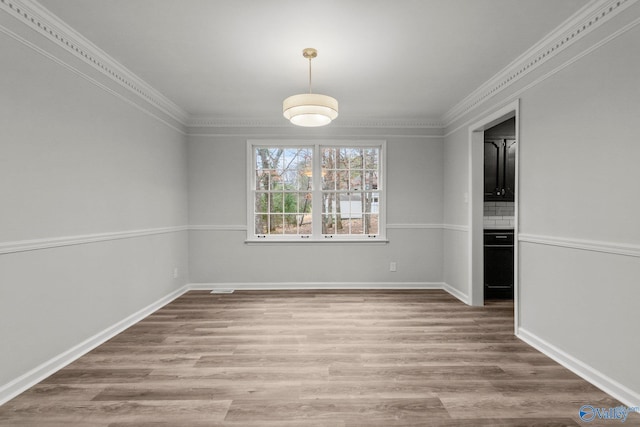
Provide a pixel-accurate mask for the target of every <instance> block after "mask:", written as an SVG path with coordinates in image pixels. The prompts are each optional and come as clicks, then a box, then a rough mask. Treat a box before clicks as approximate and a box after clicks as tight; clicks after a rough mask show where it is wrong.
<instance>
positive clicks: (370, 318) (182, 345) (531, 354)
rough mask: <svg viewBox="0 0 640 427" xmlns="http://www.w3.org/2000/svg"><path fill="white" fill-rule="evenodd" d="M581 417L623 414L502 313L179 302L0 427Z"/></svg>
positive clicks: (432, 294) (340, 295) (437, 296)
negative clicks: (591, 411)
mask: <svg viewBox="0 0 640 427" xmlns="http://www.w3.org/2000/svg"><path fill="white" fill-rule="evenodd" d="M584 404H590V405H593V406H595V407H606V408H609V407H617V406H620V405H621V403H620V402H618V401H616V400H615V399H613V398H611V397H609V396H608V395H606V394H605V393H603V392H601V391H599V390H598V389H596V388H595V387H594V386H592V385H590V384H589V383H587V382H586V381H584V380H582V379H580V378H579V377H577V376H576V375H574V374H573V373H571V372H570V371H568V370H566V369H564V368H563V367H561V366H560V365H558V364H556V363H555V362H553V361H552V360H550V359H549V358H547V357H546V356H544V355H542V354H541V353H539V352H537V351H536V350H534V349H533V348H531V347H529V346H528V345H526V344H524V343H523V342H521V341H519V340H518V339H517V338H515V337H514V335H513V304H512V303H510V302H496V303H490V304H489V305H487V306H486V307H467V306H465V305H464V304H462V303H460V302H459V301H458V300H456V299H455V298H453V297H452V296H450V295H449V294H447V293H445V292H443V291H282V292H280V291H243V292H235V293H233V294H217V295H212V294H210V293H209V292H207V291H192V292H189V293H187V294H185V295H183V296H182V297H180V298H179V299H177V300H175V301H174V302H172V303H171V304H169V305H167V306H165V307H164V308H162V309H161V310H159V311H157V312H156V313H154V314H152V315H151V316H149V317H147V318H146V319H144V320H143V321H141V322H140V323H138V324H136V325H135V326H133V327H131V328H129V329H128V330H126V331H124V332H123V333H121V334H120V335H118V336H116V337H115V338H113V339H112V340H110V341H109V342H107V343H105V344H103V345H101V346H100V347H98V348H96V349H95V350H93V351H92V352H90V353H88V354H87V355H85V356H83V357H82V358H80V359H78V360H77V361H76V362H74V363H72V364H70V365H69V366H68V367H66V368H64V369H62V370H60V371H59V372H57V373H55V374H54V375H52V376H51V377H49V378H47V379H46V380H44V381H42V382H41V383H40V384H38V385H36V386H34V387H32V388H31V389H29V390H28V391H26V392H25V393H23V394H22V395H20V396H18V397H16V398H15V399H13V400H12V401H10V402H8V403H6V404H5V405H3V406H1V407H0V425H1V426H26V425H28V426H109V427H129V426H147V425H148V426H151V425H154V426H195V427H200V426H236V427H239V426H242V427H251V426H261V427H262V426H266V427H270V426H274V427H275V426H278V427H287V426H344V427H347V426H385V427H386V426H462V427H465V426H468V427H471V426H473V427H482V426H530V427H534V426H580V425H586V423H584V422H582V421H581V420H580V418H579V416H578V410H579V408H580V407H581V406H582V405H584ZM618 423H620V422H619V421H611V420H609V421H606V422H601V423H600V424H598V420H597V419H596V420H595V421H594V422H592V423H589V424H588V425H609V426H611V425H617V424H618ZM623 425H624V426H631V425H633V426H640V414H631V415H630V416H629V418H628V419H627V421H626V422H625V423H624V424H623Z"/></svg>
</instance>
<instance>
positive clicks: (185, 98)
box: [40, 0, 587, 121]
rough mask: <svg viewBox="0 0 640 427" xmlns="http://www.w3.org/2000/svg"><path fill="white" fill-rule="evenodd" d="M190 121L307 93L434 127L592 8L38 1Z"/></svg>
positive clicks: (460, 1)
mask: <svg viewBox="0 0 640 427" xmlns="http://www.w3.org/2000/svg"><path fill="white" fill-rule="evenodd" d="M40 4H42V5H43V6H44V7H45V8H47V9H48V10H49V11H51V12H52V13H53V14H54V15H56V16H58V17H59V18H60V19H62V20H63V21H64V22H66V23H67V24H68V25H70V26H71V27H72V28H74V29H75V30H76V31H77V32H79V33H80V34H82V35H83V36H84V37H86V38H87V39H89V40H90V41H91V42H93V43H94V44H95V45H97V46H98V47H99V48H101V49H102V50H103V51H105V52H106V53H107V54H109V55H110V56H112V57H113V58H115V59H116V60H117V61H119V62H120V63H121V64H122V65H124V66H125V67H127V68H128V69H129V70H131V71H132V72H133V73H135V74H136V75H138V76H139V77H140V78H142V79H143V80H144V81H146V82H147V83H149V84H150V85H151V86H153V87H154V88H155V89H156V90H158V91H159V92H161V93H162V94H163V95H164V96H166V97H167V98H169V99H170V100H171V101H173V102H174V103H176V104H178V105H179V106H180V107H181V108H183V109H184V110H185V111H186V112H187V113H188V114H189V115H190V116H191V117H198V118H200V117H202V118H212V119H222V120H227V119H229V120H236V119H243V120H254V119H255V120H266V121H277V120H284V119H283V118H282V116H281V107H282V100H283V99H284V98H286V97H287V96H289V95H293V94H295V93H302V92H306V91H307V90H308V87H307V78H308V74H307V73H308V69H307V67H308V63H307V60H306V59H304V58H303V57H302V49H303V48H305V47H315V48H316V49H318V58H316V59H315V60H313V81H314V88H313V91H314V92H318V93H324V94H326V95H331V96H333V97H335V98H337V99H338V101H339V102H340V117H339V118H338V120H341V119H342V120H345V121H358V120H363V119H368V120H371V119H383V120H435V121H437V120H439V119H441V118H442V117H443V115H445V113H447V111H449V110H450V109H451V108H453V107H454V106H455V105H456V104H457V103H459V102H460V101H462V99H463V98H464V97H465V96H467V95H469V94H470V93H471V92H472V91H473V90H474V89H476V88H478V87H479V86H480V85H481V84H482V83H484V82H486V81H487V80H489V79H490V78H491V77H493V76H494V75H495V74H496V73H498V72H499V71H500V70H502V69H503V68H504V67H506V66H507V65H508V64H509V63H511V62H512V61H513V60H515V59H516V58H517V57H518V56H519V55H521V54H522V53H523V52H525V51H526V50H527V49H529V48H530V47H531V46H533V45H534V44H535V43H536V42H538V41H539V40H541V39H542V38H544V37H545V36H546V35H547V34H549V33H550V32H551V31H552V30H554V29H555V28H556V27H558V26H559V25H560V24H561V23H563V22H564V21H565V20H566V19H567V18H569V17H570V16H571V15H573V14H574V13H575V12H576V11H578V10H579V9H580V8H582V7H583V6H585V4H587V1H586V0H321V1H320V0H315V1H311V0H179V1H178V0H41V1H40Z"/></svg>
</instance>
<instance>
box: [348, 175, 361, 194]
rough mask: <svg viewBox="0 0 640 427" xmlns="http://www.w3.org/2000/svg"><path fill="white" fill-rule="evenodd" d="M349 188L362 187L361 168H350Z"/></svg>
mask: <svg viewBox="0 0 640 427" xmlns="http://www.w3.org/2000/svg"><path fill="white" fill-rule="evenodd" d="M349 184H350V186H349V189H350V190H360V189H362V171H361V170H352V171H351V177H350V179H349Z"/></svg>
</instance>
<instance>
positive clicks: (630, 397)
mask: <svg viewBox="0 0 640 427" xmlns="http://www.w3.org/2000/svg"><path fill="white" fill-rule="evenodd" d="M516 336H517V337H518V338H520V339H521V340H522V341H524V342H526V343H527V344H529V345H530V346H532V347H533V348H535V349H537V350H538V351H540V352H541V353H543V354H544V355H546V356H548V357H550V358H551V359H553V360H555V361H556V362H558V363H559V364H561V365H562V366H564V367H565V368H567V369H569V370H570V371H572V372H573V373H574V374H576V375H578V376H580V377H582V378H584V379H585V380H586V381H588V382H590V383H591V384H593V385H594V386H596V387H598V388H599V389H600V390H602V391H604V392H605V393H607V394H609V395H611V396H613V397H614V398H616V399H618V400H619V401H620V402H622V403H623V404H625V405H627V406H628V407H630V408H633V407H640V393H638V392H635V391H633V390H631V389H630V388H628V387H625V386H624V385H622V384H620V383H619V382H617V381H615V380H613V379H611V378H609V377H608V376H606V375H605V374H603V373H602V372H600V371H598V370H597V369H594V368H593V367H591V366H589V365H587V364H586V363H584V362H582V361H581V360H578V359H576V358H575V357H573V356H571V355H570V354H568V353H566V352H564V351H563V350H561V349H559V348H558V347H556V346H554V345H553V344H551V343H548V342H547V341H545V340H543V339H542V338H540V337H538V336H536V335H534V334H532V333H531V332H529V331H527V330H526V329H523V328H518V331H517V333H516ZM585 403H589V402H585Z"/></svg>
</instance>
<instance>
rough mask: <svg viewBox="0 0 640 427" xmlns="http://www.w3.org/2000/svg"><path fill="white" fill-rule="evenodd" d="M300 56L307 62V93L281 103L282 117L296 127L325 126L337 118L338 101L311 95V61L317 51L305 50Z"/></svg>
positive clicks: (316, 54) (315, 94)
mask: <svg viewBox="0 0 640 427" xmlns="http://www.w3.org/2000/svg"><path fill="white" fill-rule="evenodd" d="M302 56H304V57H305V58H307V59H308V60H309V93H301V94H298V95H293V96H290V97H288V98H287V99H285V100H284V101H283V103H282V113H283V115H284V117H285V118H286V119H287V120H289V121H290V122H291V123H293V124H294V125H297V126H305V127H317V126H325V125H328V124H329V123H331V121H332V120H333V119H335V118H336V117H338V101H337V100H336V99H335V98H332V97H330V96H327V95H321V94H319V93H311V60H312V59H313V58H315V57H316V56H318V51H317V50H315V49H313V48H306V49H304V50H303V51H302Z"/></svg>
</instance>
